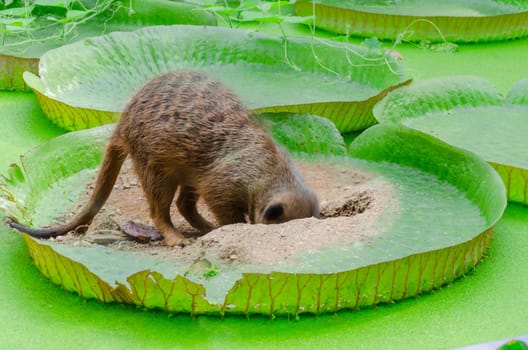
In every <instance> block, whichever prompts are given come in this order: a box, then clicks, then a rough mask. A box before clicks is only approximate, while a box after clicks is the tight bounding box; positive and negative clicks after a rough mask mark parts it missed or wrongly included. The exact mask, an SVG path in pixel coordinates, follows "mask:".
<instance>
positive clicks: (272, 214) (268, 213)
mask: <svg viewBox="0 0 528 350" xmlns="http://www.w3.org/2000/svg"><path fill="white" fill-rule="evenodd" d="M282 214H284V207H283V206H282V203H275V204H271V205H269V206H268V207H267V208H266V209H265V210H264V219H265V220H266V221H275V220H277V219H278V218H280V217H281V215H282Z"/></svg>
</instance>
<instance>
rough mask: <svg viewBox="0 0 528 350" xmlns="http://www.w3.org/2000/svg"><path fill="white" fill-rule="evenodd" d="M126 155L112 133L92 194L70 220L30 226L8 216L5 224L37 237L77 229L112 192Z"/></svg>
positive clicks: (120, 143) (53, 235)
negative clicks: (62, 222) (49, 225)
mask: <svg viewBox="0 0 528 350" xmlns="http://www.w3.org/2000/svg"><path fill="white" fill-rule="evenodd" d="M127 155H128V152H127V149H126V148H125V147H124V146H123V142H122V141H121V139H120V138H118V137H116V136H115V135H114V136H113V137H112V139H111V140H110V142H109V143H108V146H107V147H106V152H105V156H104V159H103V163H102V164H101V168H100V169H99V173H98V175H97V180H96V182H95V188H94V189H93V192H92V196H91V198H90V200H89V202H88V203H87V204H86V206H85V207H84V209H83V210H82V211H81V213H79V214H78V215H77V216H76V217H75V218H74V219H73V220H72V221H71V222H69V223H67V224H65V225H62V226H57V227H50V228H31V227H27V226H25V225H23V224H20V223H19V222H18V221H17V220H16V219H14V218H12V217H8V218H6V220H5V222H6V224H7V225H8V226H10V227H11V228H14V229H16V230H18V231H20V232H24V233H27V234H29V235H30V236H33V237H38V238H50V237H57V236H61V235H65V234H67V233H68V232H70V231H73V230H75V229H77V228H78V227H79V226H87V225H89V224H90V223H91V222H92V219H93V218H94V216H95V215H96V214H97V213H98V212H99V210H101V208H102V207H103V204H104V203H105V202H106V200H107V199H108V196H109V195H110V192H112V188H113V187H114V184H115V182H116V180H117V176H118V175H119V171H120V170H121V166H122V165H123V162H124V161H125V159H126V157H127Z"/></svg>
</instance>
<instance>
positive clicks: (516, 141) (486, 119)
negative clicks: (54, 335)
mask: <svg viewBox="0 0 528 350" xmlns="http://www.w3.org/2000/svg"><path fill="white" fill-rule="evenodd" d="M525 96H526V82H525V81H520V82H519V83H517V84H516V85H515V87H514V88H513V89H512V91H511V92H510V94H509V97H508V99H507V100H505V99H504V98H503V97H502V96H501V94H500V93H499V92H498V90H497V89H496V88H495V86H493V85H492V84H491V83H490V82H489V81H487V80H485V79H483V78H477V77H442V78H435V79H428V80H422V81H418V82H416V83H413V84H412V85H409V86H406V87H404V88H402V89H400V90H398V91H394V92H392V93H390V94H389V95H388V96H387V97H386V98H385V99H384V100H382V101H381V102H380V103H379V104H378V105H377V106H376V107H375V109H374V115H375V117H376V118H377V119H378V120H379V121H380V122H388V121H390V122H398V123H402V124H404V125H406V126H408V127H411V128H414V129H417V130H420V131H423V132H425V133H428V134H430V135H433V136H435V137H437V138H439V139H441V140H443V141H445V142H447V143H449V144H452V145H455V146H457V147H461V148H464V149H467V150H469V151H471V152H474V153H475V154H477V155H479V156H480V157H482V158H483V159H485V160H486V161H488V162H489V163H490V164H491V165H492V166H493V167H494V168H495V169H496V170H497V172H498V173H499V174H500V176H501V177H502V179H503V181H504V184H505V186H506V188H507V192H508V198H509V199H510V200H511V201H514V202H520V203H524V204H527V203H528V159H527V158H526V155H525V151H524V150H525V149H526V148H527V147H528V143H527V138H526V135H527V133H528V118H527V108H526V101H527V99H525Z"/></svg>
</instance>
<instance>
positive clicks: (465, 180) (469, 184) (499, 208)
mask: <svg viewBox="0 0 528 350" xmlns="http://www.w3.org/2000/svg"><path fill="white" fill-rule="evenodd" d="M112 130H113V127H112V126H103V127H98V128H93V129H89V130H83V131H79V132H72V133H68V134H66V135H63V136H60V137H57V138H55V139H53V140H52V141H50V142H49V143H47V144H45V145H43V146H42V147H39V148H37V149H35V150H34V151H32V152H31V153H29V154H27V155H26V156H25V157H23V159H22V163H23V166H22V167H21V168H22V169H23V171H24V174H23V177H21V176H17V178H18V179H19V180H18V181H14V182H12V183H8V184H5V186H4V187H5V189H7V190H9V191H10V193H15V194H16V196H17V197H19V196H23V197H25V198H26V199H27V200H26V201H25V202H24V205H25V208H26V210H25V211H24V212H25V213H28V217H27V218H25V220H30V221H33V222H36V224H37V225H40V224H43V223H44V222H46V220H50V218H52V217H55V216H56V215H59V214H60V212H63V211H65V210H67V209H66V208H68V206H71V202H70V200H72V199H73V198H74V197H75V196H76V195H78V194H79V192H80V191H82V188H83V186H82V185H81V183H83V182H84V183H86V182H87V181H88V180H89V177H87V176H86V174H87V173H89V174H93V171H88V172H87V171H84V170H82V169H83V168H84V169H92V168H94V167H96V166H97V164H98V163H99V161H100V157H101V153H102V150H103V148H104V144H105V141H106V140H107V138H108V137H109V136H110V134H111V132H112ZM297 137H299V138H301V139H302V137H303V136H297ZM350 153H351V154H352V155H353V156H354V157H355V158H347V157H337V156H334V155H328V156H313V158H312V159H311V161H312V162H322V163H323V164H326V163H324V162H330V163H329V164H333V163H332V162H337V163H338V164H340V166H341V167H342V168H341V169H354V171H358V170H361V171H368V172H369V173H370V174H372V175H373V182H372V183H370V186H371V188H372V190H376V189H378V190H379V189H380V187H377V186H380V185H381V184H386V185H384V186H388V187H383V189H384V190H388V189H389V188H390V191H393V193H392V194H391V198H393V199H394V201H395V202H393V203H391V206H390V207H388V208H386V209H385V210H383V211H382V212H381V213H380V216H379V217H378V218H377V220H376V225H375V226H373V229H377V230H380V235H378V236H377V237H376V239H373V240H371V241H369V243H368V244H356V245H353V246H349V245H345V246H339V247H327V248H325V249H321V250H318V251H312V252H308V253H303V254H301V255H299V256H297V257H296V259H294V260H291V261H288V262H287V263H280V264H277V265H276V266H271V267H266V268H263V267H262V266H255V265H252V264H248V265H243V266H238V265H236V264H232V263H227V264H226V263H225V262H222V261H220V262H216V261H215V262H213V261H211V260H209V259H208V260H209V261H210V262H212V263H214V268H212V270H214V272H213V273H212V274H213V275H214V277H210V276H208V277H210V278H206V276H204V275H207V271H206V270H207V268H206V269H204V267H203V264H200V267H199V268H198V267H196V266H195V265H196V262H192V263H189V262H187V263H185V262H184V261H181V262H175V261H165V260H162V259H160V258H155V257H148V256H145V255H141V254H139V255H138V253H133V252H125V251H118V250H114V249H110V248H106V247H102V246H96V247H73V246H67V245H63V244H57V243H54V242H51V241H45V240H44V241H39V240H35V239H33V238H30V237H28V236H26V235H24V239H25V241H26V243H27V245H28V248H29V251H30V254H31V256H32V257H33V259H34V261H35V265H36V266H37V267H38V268H39V269H40V270H41V271H42V273H43V274H44V275H45V276H46V277H48V278H49V279H50V280H51V281H53V282H54V283H58V284H60V285H62V286H64V288H66V289H68V290H72V291H76V292H77V293H79V294H80V295H81V296H83V297H85V298H96V299H98V300H102V301H104V302H109V301H117V302H124V303H130V304H136V305H139V306H141V307H145V308H159V309H163V310H167V311H169V312H184V313H190V314H192V315H198V314H213V315H237V314H242V315H246V316H248V315H251V314H263V315H268V316H269V317H275V316H279V315H284V316H296V315H298V314H301V313H314V314H318V313H324V312H335V311H337V310H340V309H344V308H347V309H358V308H362V307H367V306H373V305H376V304H379V303H391V302H393V301H396V300H400V299H403V298H407V297H413V296H416V295H419V294H420V293H423V292H425V291H430V290H432V289H435V288H439V287H441V286H442V285H445V284H446V283H450V282H451V281H453V280H454V279H456V278H457V277H460V276H462V275H463V274H465V273H466V272H468V271H470V270H471V269H473V268H474V266H475V264H477V262H478V261H479V259H480V258H481V257H482V256H483V254H484V253H485V251H486V250H487V248H488V247H489V245H490V243H491V238H492V234H491V229H492V226H493V225H494V224H495V223H496V222H497V220H498V219H499V218H500V216H501V215H502V212H503V211H504V208H505V206H506V198H505V191H504V187H503V186H502V183H501V180H500V178H499V177H498V175H497V174H496V173H495V172H494V171H493V169H492V168H491V167H490V166H489V165H488V164H486V163H485V162H483V161H481V160H480V159H479V158H478V157H476V156H475V155H473V154H472V153H470V152H467V151H462V150H459V149H457V148H455V147H452V146H449V145H447V144H445V143H443V142H441V141H439V140H437V139H436V138H433V137H431V136H428V135H426V134H423V133H421V132H418V131H414V130H412V129H408V128H406V127H404V126H401V125H396V124H382V125H377V126H374V127H372V128H369V129H368V130H366V131H365V132H363V133H362V134H361V135H360V136H359V137H358V138H356V139H355V140H354V141H353V143H352V145H351V147H350ZM475 178H478V179H479V181H475ZM29 184H31V186H29V187H28V185H29ZM57 189H60V195H56V194H54V193H55V192H57ZM24 191H27V192H30V193H31V195H29V194H26V195H23V194H21V192H24ZM4 198H7V197H4ZM15 200H16V198H15ZM255 248H256V249H258V247H255ZM264 249H266V248H265V247H264ZM176 258H177V257H176ZM205 265H206V266H209V265H208V264H205ZM211 266H213V265H211ZM196 269H198V271H199V272H198V273H189V271H196ZM184 275H187V276H184ZM174 276H176V277H174Z"/></svg>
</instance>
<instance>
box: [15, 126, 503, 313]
mask: <svg viewBox="0 0 528 350" xmlns="http://www.w3.org/2000/svg"><path fill="white" fill-rule="evenodd" d="M97 129H100V128H97ZM90 131H91V133H92V134H93V132H97V130H94V129H92V130H90ZM94 135H96V134H94ZM69 136H70V137H71V136H72V135H71V134H67V135H66V136H63V137H69ZM96 136H97V135H96ZM99 136H102V135H99ZM407 137H410V140H407V141H412V142H403V143H402V141H404V140H405V138H407ZM402 138H403V139H402ZM55 140H56V139H55ZM51 142H53V141H51ZM394 144H398V145H400V146H401V147H399V148H398V152H394V147H392V146H393V145H394ZM416 144H418V145H420V146H421V147H420V150H421V152H414V149H413V145H416ZM431 147H432V149H434V148H436V147H438V151H439V153H438V152H435V154H436V155H438V154H440V159H444V158H445V159H448V160H449V163H446V162H440V163H441V164H439V165H438V166H439V167H440V168H441V169H443V170H441V171H440V173H439V175H440V177H441V178H445V179H446V180H448V181H449V182H451V183H452V184H456V186H465V185H464V184H466V185H470V186H469V187H468V188H469V191H470V192H469V193H471V195H472V196H475V197H476V198H474V200H475V201H476V203H478V205H479V206H480V207H481V210H483V213H484V215H485V217H486V225H487V229H485V230H484V231H483V232H482V233H477V234H476V235H475V237H474V238H473V239H470V240H469V241H464V242H460V244H455V245H454V246H448V247H444V248H440V249H436V250H433V251H427V252H423V253H418V254H412V255H410V256H407V257H403V258H398V259H396V260H389V261H382V262H380V263H379V264H374V265H368V266H364V267H361V268H359V269H355V270H351V271H340V272H337V273H335V274H331V273H330V274H292V273H281V272H272V273H271V274H262V273H244V274H243V276H242V279H241V280H239V281H237V282H236V283H235V285H234V286H233V288H232V289H231V290H230V291H229V293H228V294H227V295H226V299H225V302H224V303H223V304H218V305H217V304H211V303H210V302H209V301H208V300H207V298H206V296H205V295H206V290H205V289H204V287H203V286H202V285H200V284H197V283H195V282H192V281H191V280H188V279H187V278H185V277H181V276H178V277H176V279H174V280H168V279H166V278H165V277H163V275H161V274H159V273H157V272H153V271H139V272H137V273H135V274H133V275H131V276H129V278H128V284H129V285H128V286H127V285H124V284H122V283H118V285H117V287H116V288H113V287H110V285H108V284H107V282H104V281H103V280H101V279H100V278H98V277H97V276H95V275H93V273H91V272H90V271H89V270H87V269H86V267H85V266H83V265H81V264H79V263H78V262H75V261H72V260H69V259H67V258H65V257H64V256H61V255H60V254H57V253H56V252H55V251H54V250H53V249H52V248H51V247H50V246H48V244H46V243H45V242H42V243H39V242H38V240H34V239H32V238H30V237H28V236H25V235H24V238H25V240H26V243H27V244H28V247H29V248H30V252H31V254H32V256H33V258H34V261H35V264H36V265H37V266H38V267H39V269H40V270H41V271H42V273H43V274H44V275H45V276H47V277H48V278H50V279H51V280H52V281H53V282H55V283H58V284H61V285H62V286H63V287H64V288H66V289H68V290H72V291H75V292H77V293H79V294H80V295H81V296H83V297H86V298H96V299H98V300H101V301H104V302H112V301H118V302H125V303H132V304H136V305H141V306H143V307H146V308H161V309H165V310H167V311H170V312H189V313H191V314H192V315H197V314H214V315H228V314H242V315H246V316H247V315H249V314H253V313H260V314H265V315H270V316H273V315H292V314H294V315H297V314H299V313H315V314H318V313H321V312H335V311H337V310H339V309H342V308H349V309H356V308H359V307H365V306H372V305H376V304H378V303H386V302H392V301H394V300H399V299H402V298H405V297H409V296H413V295H417V294H420V293H422V292H424V291H428V290H431V289H433V288H438V287H440V286H441V285H443V284H445V283H449V282H450V281H451V280H452V279H454V278H457V277H459V276H461V275H462V274H464V273H465V272H467V271H468V270H470V269H472V268H473V267H474V265H475V264H476V263H477V262H478V261H479V259H480V258H481V257H482V255H483V254H484V252H485V251H486V250H487V248H488V247H489V245H490V243H491V227H492V226H493V225H494V224H495V223H496V221H497V220H498V219H499V218H500V216H501V215H502V212H503V211H504V209H505V206H506V201H505V198H504V197H505V196H504V188H503V187H502V186H501V185H499V186H497V184H498V183H500V179H498V176H497V174H496V173H495V172H493V171H492V170H491V168H490V167H489V165H487V164H486V163H484V162H482V161H481V160H480V159H479V158H478V157H476V156H474V155H473V154H471V153H469V152H465V151H461V150H459V149H457V148H455V147H452V146H449V145H446V144H444V143H442V142H440V141H438V140H436V139H434V138H432V137H430V136H428V135H425V134H422V133H420V132H416V131H414V130H412V129H409V128H405V127H403V126H401V125H396V124H383V125H378V126H375V127H372V128H370V129H368V130H367V131H366V132H365V133H364V134H363V135H361V136H360V137H358V139H356V140H355V141H354V142H353V143H352V145H351V148H350V150H351V153H352V154H353V155H354V156H356V157H358V158H361V159H365V160H371V161H375V162H389V163H393V162H395V163H399V164H400V165H403V166H410V167H413V166H420V167H423V166H424V163H423V159H424V157H428V156H430V153H428V150H431ZM40 151H41V150H39V149H36V150H35V151H34V153H33V156H35V155H36V156H38V155H39V152H40ZM409 151H412V152H409ZM44 152H46V151H44ZM406 152H407V153H406ZM44 154H45V153H44ZM402 155H405V157H403V156H402ZM72 157H74V155H72ZM25 160H26V161H30V160H31V159H30V156H28V157H26V159H25ZM37 164H38V159H37V162H36V163H33V164H32V165H31V167H32V168H33V167H34V166H35V165H37ZM79 164H80V163H79ZM453 164H455V165H456V166H455V168H456V167H458V166H460V167H461V168H462V169H468V168H469V169H473V171H475V169H480V170H483V171H484V172H483V173H482V176H481V181H482V182H481V185H477V186H475V184H474V181H473V176H472V175H469V174H467V173H466V172H461V174H462V175H461V176H460V177H456V176H455V178H453ZM27 170H29V168H27ZM423 170H424V171H426V172H432V173H435V171H436V170H438V169H435V164H430V163H428V164H425V168H424V169H423ZM67 171H72V172H75V169H67ZM39 174H40V173H39ZM19 175H20V174H19ZM22 176H23V175H22ZM44 176H46V175H45V174H44ZM12 180H15V179H13V178H12ZM18 181H19V184H20V183H22V184H23V182H24V180H23V178H22V179H20V178H19V179H18ZM467 181H471V184H467V183H466V182H467ZM12 182H16V181H12ZM482 184H483V185H482ZM28 185H30V187H33V188H38V187H41V186H42V185H44V183H42V182H41V184H40V185H38V181H31V183H28ZM487 185H491V186H487ZM34 186H36V187H34ZM64 259H66V260H64ZM427 261H436V263H435V264H434V266H433V265H431V264H428V263H427ZM421 264H425V265H421ZM446 264H447V265H449V268H447V269H446V266H447V265H446ZM451 264H453V265H451ZM60 266H64V268H60ZM404 266H409V267H407V268H404ZM442 266H443V267H442ZM64 269H65V270H64ZM439 269H440V270H439ZM61 271H62V272H61ZM376 271H377V272H376ZM405 271H407V272H405ZM426 271H427V272H426ZM442 271H443V272H442ZM371 272H372V274H371ZM401 274H407V278H405V281H406V282H405V287H404V289H403V290H400V289H399V287H398V288H395V285H394V283H395V280H394V278H396V277H395V276H399V277H398V278H404V277H403V276H404V275H401ZM429 274H432V275H429ZM312 276H313V277H312ZM369 276H370V277H369ZM376 276H377V277H376ZM409 276H411V277H409ZM431 276H432V277H431ZM415 278H417V279H419V280H418V281H417V280H415ZM423 278H425V280H422V279H423ZM354 279H355V280H356V285H355V287H353V285H349V284H347V283H345V282H346V281H353V280H354ZM358 279H360V281H363V282H361V283H360V284H359V285H358V284H357V281H358ZM367 281H368V282H367ZM391 281H392V282H391ZM182 283H183V284H182ZM343 283H345V284H343ZM147 285H148V287H147ZM177 285H179V286H180V287H175V286H177ZM299 285H304V286H305V287H306V286H307V285H309V286H310V287H309V290H311V289H312V288H315V290H316V294H315V295H311V294H310V293H308V294H304V292H303V290H304V288H305V287H302V288H301V289H299ZM295 286H297V287H295ZM336 286H338V290H339V291H341V292H338V293H337V294H336ZM164 288H170V290H171V291H174V293H175V294H172V293H173V292H171V294H169V295H167V294H166V291H164V290H165V289H164ZM174 288H184V289H185V290H186V291H184V292H177V291H175V290H174ZM248 288H249V289H248ZM268 288H270V293H271V294H266V293H264V294H261V293H262V291H265V290H267V289H268ZM277 288H278V289H277ZM349 288H352V290H350V289H349ZM252 290H253V292H251V291H252ZM272 290H275V292H271V291H272ZM257 291H259V292H257ZM282 291H288V292H287V293H286V294H283V293H282ZM138 293H139V294H138ZM160 293H161V294H160ZM247 293H249V298H248V295H247ZM288 293H294V294H291V295H293V297H292V296H291V295H290V294H288ZM295 293H297V294H295ZM348 293H352V294H350V295H348ZM266 295H267V296H266ZM289 295H290V296H289ZM360 295H361V298H360V297H359V296H360ZM298 298H301V299H298ZM313 298H315V299H313ZM336 298H337V299H336ZM350 298H351V299H350ZM323 299H324V300H325V302H324V304H322V303H323V301H322V300H323ZM279 300H280V302H279ZM299 300H302V302H301V304H299ZM314 300H318V301H317V302H316V304H311V303H312V302H313V301H314Z"/></svg>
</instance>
